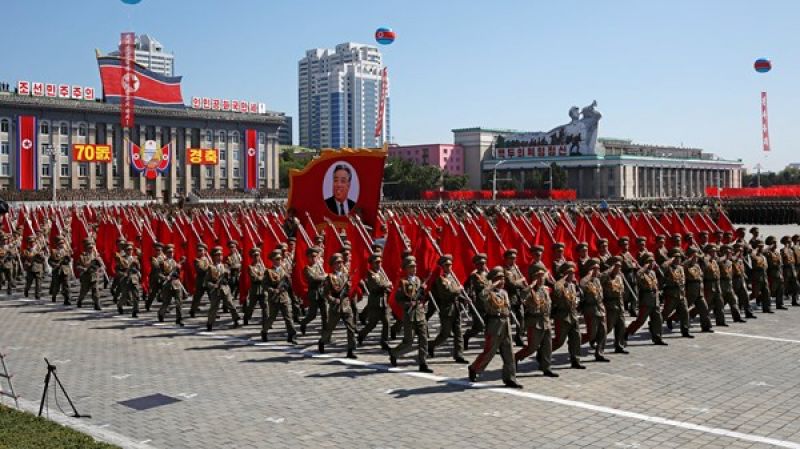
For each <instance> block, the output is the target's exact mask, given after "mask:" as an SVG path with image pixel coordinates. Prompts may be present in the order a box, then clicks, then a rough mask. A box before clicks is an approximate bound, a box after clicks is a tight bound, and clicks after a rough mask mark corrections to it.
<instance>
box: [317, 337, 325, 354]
mask: <svg viewBox="0 0 800 449" xmlns="http://www.w3.org/2000/svg"><path fill="white" fill-rule="evenodd" d="M317 352H319V353H320V354H325V343H323V342H322V340H320V341H318V342H317Z"/></svg>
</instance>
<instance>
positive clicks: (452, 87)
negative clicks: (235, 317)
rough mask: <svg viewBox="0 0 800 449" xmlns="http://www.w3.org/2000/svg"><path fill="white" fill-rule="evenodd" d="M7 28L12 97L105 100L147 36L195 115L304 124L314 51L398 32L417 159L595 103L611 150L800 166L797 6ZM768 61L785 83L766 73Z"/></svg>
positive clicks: (8, 7)
mask: <svg viewBox="0 0 800 449" xmlns="http://www.w3.org/2000/svg"><path fill="white" fill-rule="evenodd" d="M3 17H4V18H5V19H6V20H4V21H3V26H2V27H1V28H0V37H2V39H0V42H3V43H4V45H3V52H2V54H3V56H4V57H3V61H2V65H0V80H4V81H9V82H12V83H13V84H15V83H16V81H17V80H19V79H28V80H37V81H46V82H66V83H70V84H83V85H89V86H95V87H98V88H99V87H100V81H99V75H98V70H97V65H96V63H95V60H94V49H95V48H100V49H101V50H103V51H109V50H111V49H114V47H116V45H117V43H118V39H119V33H120V32H121V31H124V30H132V31H135V32H137V33H139V34H141V33H149V34H151V35H153V36H154V37H155V38H156V39H158V40H160V41H161V42H162V43H163V44H164V46H165V47H166V48H167V49H169V50H171V51H173V52H174V53H175V55H176V72H177V74H180V75H183V76H184V82H183V94H184V100H185V101H186V102H188V100H189V98H191V97H192V96H209V97H218V98H243V99H244V98H246V99H252V100H254V101H259V102H265V103H267V105H268V107H269V108H270V109H273V110H278V111H285V112H287V113H288V114H290V115H293V116H295V115H296V113H297V61H298V60H299V59H300V58H301V57H302V56H303V54H304V52H305V50H307V49H310V48H316V47H329V48H332V47H333V46H334V45H336V44H337V43H341V42H346V41H354V42H361V43H374V41H373V33H374V30H375V28H377V27H379V26H389V27H392V28H393V29H394V30H395V31H396V32H397V33H398V38H397V40H396V41H395V43H394V44H393V45H390V46H386V47H382V50H383V54H384V59H385V62H386V64H387V65H388V67H389V71H390V76H391V82H392V84H391V96H392V111H391V113H392V133H393V135H394V137H395V138H396V140H397V141H398V143H401V144H418V143H433V142H452V133H451V132H450V130H451V129H453V128H462V127H469V126H478V125H479V126H486V127H500V128H513V129H522V130H530V131H539V130H546V129H550V128H552V127H554V126H556V125H559V124H562V123H565V121H566V120H567V110H568V109H569V107H570V106H572V105H579V106H583V105H586V104H588V103H590V102H591V101H592V100H597V102H598V104H599V106H598V109H599V110H600V111H601V112H602V113H603V119H602V121H601V122H600V135H601V136H605V137H626V138H631V139H633V140H634V141H637V142H643V143H654V144H662V145H680V144H683V145H685V146H693V147H700V148H704V149H706V150H708V151H711V152H714V153H717V154H718V155H720V156H722V157H725V158H728V159H739V158H741V159H743V161H744V163H745V166H747V167H750V166H753V165H755V164H756V163H759V162H760V163H762V164H763V165H764V166H765V167H767V168H771V169H780V168H782V167H783V166H784V165H786V164H787V163H789V162H794V161H797V162H800V155H796V154H795V153H796V152H797V150H798V149H800V146H798V145H797V143H796V142H794V141H793V140H792V139H793V137H792V136H793V134H792V131H791V130H792V129H793V128H794V126H795V124H794V122H793V121H792V120H793V119H792V112H791V110H792V109H796V108H797V106H796V105H798V104H800V102H799V101H798V100H799V99H800V98H799V97H800V95H798V94H799V93H800V83H798V80H800V46H798V44H799V43H800V42H798V40H799V39H800V38H799V37H798V34H797V33H796V28H797V18H798V17H800V2H796V1H770V0H764V1H760V2H754V1H746V0H733V1H731V0H728V1H723V0H714V1H710V0H709V1H698V0H694V1H685V0H672V1H627V0H619V1H612V0H607V1H597V0H594V1H582V0H574V1H551V2H540V1H532V0H529V1H511V0H495V1H494V2H486V1H463V2H455V1H453V2H442V1H431V0H428V1H417V0H405V1H394V0H382V1H374V0H373V1H350V0H340V1H321V0H319V1H311V0H296V1H275V0H273V1H268V0H261V1H258V0H228V1H216V0H142V2H141V3H140V4H139V5H137V6H127V5H125V4H123V3H122V2H121V1H120V0H75V1H66V0H24V1H23V0H9V1H5V2H3ZM759 56H767V57H769V58H771V59H772V62H773V67H774V68H773V70H772V72H770V73H769V74H767V75H760V74H757V73H756V72H755V71H754V70H753V67H752V64H753V61H754V60H755V59H756V58H757V57H759ZM764 89H765V90H767V91H768V93H769V105H770V133H771V137H772V148H773V151H772V152H771V153H769V155H768V156H766V157H765V156H764V155H763V153H762V152H761V151H760V149H761V134H760V128H761V126H760V109H759V95H760V91H761V90H764ZM295 135H296V132H295Z"/></svg>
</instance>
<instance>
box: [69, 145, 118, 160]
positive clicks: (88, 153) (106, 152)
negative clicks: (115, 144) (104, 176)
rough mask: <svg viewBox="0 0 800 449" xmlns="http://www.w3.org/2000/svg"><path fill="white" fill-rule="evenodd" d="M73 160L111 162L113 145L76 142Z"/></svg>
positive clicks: (73, 148) (73, 146) (73, 147)
mask: <svg viewBox="0 0 800 449" xmlns="http://www.w3.org/2000/svg"><path fill="white" fill-rule="evenodd" d="M72 160H74V161H78V162H111V146H110V145H93V144H91V143H87V144H83V143H74V144H72Z"/></svg>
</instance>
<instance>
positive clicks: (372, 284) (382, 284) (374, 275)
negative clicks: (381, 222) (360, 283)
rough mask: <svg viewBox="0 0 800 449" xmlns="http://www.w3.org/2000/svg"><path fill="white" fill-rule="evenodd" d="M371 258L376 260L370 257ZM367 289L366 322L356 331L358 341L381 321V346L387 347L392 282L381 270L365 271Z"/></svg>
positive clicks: (360, 341)
mask: <svg viewBox="0 0 800 449" xmlns="http://www.w3.org/2000/svg"><path fill="white" fill-rule="evenodd" d="M372 260H377V259H375V258H374V256H373V258H372ZM366 283H367V290H368V291H369V296H368V297H367V307H366V308H365V311H366V313H367V317H366V322H367V324H366V325H365V326H364V327H363V328H361V330H360V331H359V332H358V343H359V344H362V343H363V342H364V339H366V338H367V335H369V333H370V332H372V329H375V326H376V325H377V324H378V323H379V322H380V323H381V347H382V348H384V349H388V347H389V343H388V342H389V322H390V321H391V317H392V311H391V309H390V308H389V304H388V297H389V294H390V293H391V289H392V283H391V282H389V278H387V277H386V274H385V273H384V272H383V270H382V269H381V270H378V271H375V270H369V271H368V272H367V278H366Z"/></svg>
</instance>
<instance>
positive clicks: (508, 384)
mask: <svg viewBox="0 0 800 449" xmlns="http://www.w3.org/2000/svg"><path fill="white" fill-rule="evenodd" d="M503 384H504V385H505V386H506V387H508V388H517V389H521V388H522V385H520V384H518V383H516V382H515V381H513V380H504V381H503Z"/></svg>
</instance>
